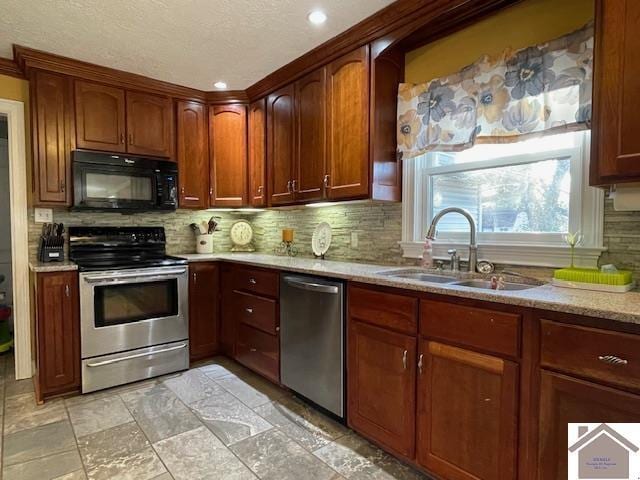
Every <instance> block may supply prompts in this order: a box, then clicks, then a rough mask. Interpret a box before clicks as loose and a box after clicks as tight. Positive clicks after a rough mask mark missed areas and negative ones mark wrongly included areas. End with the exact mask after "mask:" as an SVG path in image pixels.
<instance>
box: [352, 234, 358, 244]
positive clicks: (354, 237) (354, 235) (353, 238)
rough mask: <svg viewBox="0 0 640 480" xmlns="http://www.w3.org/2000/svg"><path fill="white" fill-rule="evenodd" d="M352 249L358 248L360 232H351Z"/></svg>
mask: <svg viewBox="0 0 640 480" xmlns="http://www.w3.org/2000/svg"><path fill="white" fill-rule="evenodd" d="M351 248H358V232H351Z"/></svg>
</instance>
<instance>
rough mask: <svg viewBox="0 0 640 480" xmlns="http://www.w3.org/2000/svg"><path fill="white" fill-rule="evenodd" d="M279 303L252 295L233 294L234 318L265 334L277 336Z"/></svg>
mask: <svg viewBox="0 0 640 480" xmlns="http://www.w3.org/2000/svg"><path fill="white" fill-rule="evenodd" d="M277 305H278V304H277V302H276V301H275V300H273V299H270V298H264V297H258V296H256V295H253V294H251V293H243V292H238V291H237V290H235V291H234V292H233V309H234V317H235V318H237V319H238V321H239V322H241V323H244V324H247V325H249V326H252V327H255V328H257V329H258V330H262V331H263V332H265V333H269V334H271V335H276V334H277V332H278V330H277V327H278V314H277Z"/></svg>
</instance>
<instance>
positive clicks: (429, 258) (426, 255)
mask: <svg viewBox="0 0 640 480" xmlns="http://www.w3.org/2000/svg"><path fill="white" fill-rule="evenodd" d="M432 266H433V246H432V245H431V240H429V239H428V238H427V239H425V241H424V250H423V251H422V268H431V267H432Z"/></svg>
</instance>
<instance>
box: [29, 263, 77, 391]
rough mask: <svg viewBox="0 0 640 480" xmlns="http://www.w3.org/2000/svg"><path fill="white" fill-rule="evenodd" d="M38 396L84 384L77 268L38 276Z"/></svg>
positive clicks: (74, 388) (70, 389)
mask: <svg viewBox="0 0 640 480" xmlns="http://www.w3.org/2000/svg"><path fill="white" fill-rule="evenodd" d="M36 312H37V322H36V345H37V359H36V362H37V368H38V371H37V381H36V385H37V389H36V393H37V396H38V400H42V399H43V398H44V397H46V396H49V395H54V394H58V393H63V392H67V391H72V390H76V389H78V388H80V318H79V312H80V306H79V299H78V274H77V272H55V273H39V274H37V276H36Z"/></svg>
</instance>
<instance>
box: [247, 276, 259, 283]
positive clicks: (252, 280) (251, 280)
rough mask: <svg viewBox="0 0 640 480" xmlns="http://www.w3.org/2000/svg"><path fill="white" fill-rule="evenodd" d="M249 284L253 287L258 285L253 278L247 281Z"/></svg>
mask: <svg viewBox="0 0 640 480" xmlns="http://www.w3.org/2000/svg"><path fill="white" fill-rule="evenodd" d="M249 283H250V284H251V285H255V284H256V283H258V282H256V279H255V278H253V277H251V278H250V279H249Z"/></svg>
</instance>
